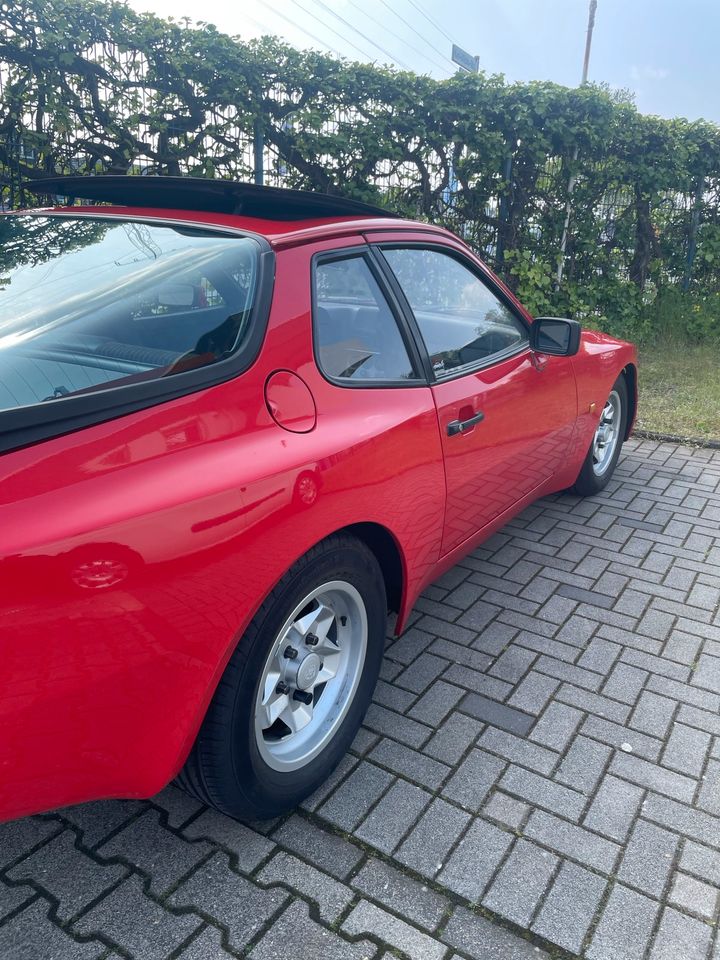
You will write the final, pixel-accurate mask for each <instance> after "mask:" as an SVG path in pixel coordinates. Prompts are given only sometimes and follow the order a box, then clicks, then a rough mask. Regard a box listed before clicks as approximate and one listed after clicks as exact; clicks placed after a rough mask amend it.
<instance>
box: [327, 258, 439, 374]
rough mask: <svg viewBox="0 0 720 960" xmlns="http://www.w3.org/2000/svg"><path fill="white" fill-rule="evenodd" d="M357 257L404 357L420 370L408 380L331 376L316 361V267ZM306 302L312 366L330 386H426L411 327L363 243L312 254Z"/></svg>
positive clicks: (423, 370)
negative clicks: (388, 317) (393, 325)
mask: <svg viewBox="0 0 720 960" xmlns="http://www.w3.org/2000/svg"><path fill="white" fill-rule="evenodd" d="M358 257H361V258H362V259H363V260H364V261H365V263H366V264H367V266H368V269H369V270H370V273H371V274H372V277H373V279H374V280H375V282H376V283H377V285H378V288H379V290H380V293H381V295H382V296H383V297H384V298H385V302H386V303H387V305H388V308H389V309H390V312H391V313H392V315H393V317H394V319H395V322H396V324H397V327H398V332H399V333H400V337H401V339H402V342H403V345H404V347H405V349H406V350H407V353H408V359H409V360H410V363H411V364H412V366H413V368H414V369H415V371H421V373H420V374H419V375H418V376H417V377H414V378H413V379H412V380H374V379H367V380H352V379H350V378H349V377H348V378H343V377H333V376H331V375H330V374H329V373H327V372H326V371H325V370H324V369H323V365H322V363H321V361H320V354H319V350H318V341H319V336H318V328H317V307H318V303H317V292H316V291H317V283H316V280H317V268H318V267H319V266H322V265H323V264H324V263H332V262H334V261H337V260H350V259H355V258H358ZM310 304H311V313H312V346H313V356H314V358H315V366H316V367H317V368H318V370H319V371H320V374H321V375H322V377H323V379H325V380H327V382H328V383H332V384H333V386H336V387H343V388H349V389H352V390H357V389H361V390H377V389H380V388H385V389H387V388H388V387H389V388H392V389H397V388H403V387H405V388H413V387H426V386H427V385H428V377H427V368H426V363H425V361H424V357H423V355H422V354H421V353H420V351H419V349H418V346H417V343H416V339H415V334H414V332H413V330H412V327H411V326H410V324H408V320H407V316H406V314H405V310H404V308H403V306H402V305H401V304H400V302H399V301H398V300H397V298H396V296H395V293H394V292H393V290H392V289H391V288H390V286H389V284H388V282H387V280H386V278H385V274H384V271H383V270H382V269H381V268H380V265H379V264H378V263H377V262H376V258H375V257H374V256H373V253H372V250H371V248H370V246H369V245H368V244H367V243H362V244H353V246H351V247H338V248H337V249H335V250H323V251H320V252H319V253H316V254H314V255H313V257H312V260H311V265H310Z"/></svg>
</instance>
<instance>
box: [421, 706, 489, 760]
mask: <svg viewBox="0 0 720 960" xmlns="http://www.w3.org/2000/svg"><path fill="white" fill-rule="evenodd" d="M483 729H484V727H483V724H482V723H480V722H479V721H478V720H475V719H474V718H473V717H467V716H465V714H464V713H451V714H450V716H449V717H448V718H447V719H446V720H445V721H444V723H443V725H442V726H441V727H440V729H439V730H438V731H437V733H435V734H433V736H432V737H431V739H430V740H429V741H428V742H427V744H426V745H425V748H424V752H425V753H427V754H429V755H430V756H431V757H435V759H436V760H443V761H445V762H446V763H453V764H454V763H457V762H458V760H460V758H461V757H462V756H463V754H464V753H465V752H466V750H467V749H468V747H469V746H470V744H471V743H474V742H475V740H477V738H478V737H479V735H480V734H481V733H482V731H483Z"/></svg>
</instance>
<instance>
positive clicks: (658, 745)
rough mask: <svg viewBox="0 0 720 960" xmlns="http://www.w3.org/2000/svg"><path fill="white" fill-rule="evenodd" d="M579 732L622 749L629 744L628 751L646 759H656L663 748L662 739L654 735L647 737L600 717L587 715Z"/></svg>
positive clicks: (644, 734)
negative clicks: (657, 738)
mask: <svg viewBox="0 0 720 960" xmlns="http://www.w3.org/2000/svg"><path fill="white" fill-rule="evenodd" d="M580 732H581V733H582V734H583V735H584V736H587V737H590V738H591V739H593V740H600V742H601V743H607V744H608V745H609V746H611V747H615V748H617V749H622V750H623V751H626V750H627V748H628V746H629V747H630V752H632V753H633V754H635V755H637V756H639V757H644V758H645V759H646V760H652V761H657V760H658V759H659V758H660V751H661V750H662V748H663V742H662V740H656V739H655V737H649V736H648V735H647V734H646V733H640V732H639V731H637V730H633V729H631V728H630V727H626V726H623V724H620V723H612V721H610V720H602V719H601V718H600V717H588V718H587V719H586V720H585V723H584V724H583V725H582V727H581V728H580Z"/></svg>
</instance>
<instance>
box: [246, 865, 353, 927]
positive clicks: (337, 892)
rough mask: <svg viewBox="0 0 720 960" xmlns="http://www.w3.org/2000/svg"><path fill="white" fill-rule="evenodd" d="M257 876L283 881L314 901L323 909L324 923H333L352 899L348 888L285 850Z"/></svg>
mask: <svg viewBox="0 0 720 960" xmlns="http://www.w3.org/2000/svg"><path fill="white" fill-rule="evenodd" d="M256 876H257V879H258V880H259V881H261V882H262V883H263V884H271V883H282V884H285V886H287V887H291V888H293V889H295V890H297V892H298V893H300V894H302V895H303V896H305V897H307V898H309V899H310V900H314V901H315V902H316V903H317V905H318V909H319V911H320V919H321V920H323V921H324V922H325V923H334V922H335V920H337V918H338V917H339V916H340V914H341V913H342V912H343V911H344V910H345V908H346V907H347V906H348V904H350V903H351V902H352V899H353V892H352V890H350V889H349V887H346V886H344V884H342V883H338V881H337V880H334V879H333V878H332V877H329V876H328V875H327V874H326V873H322V872H321V871H320V870H317V869H316V868H315V867H312V866H310V864H309V863H305V862H304V861H302V860H298V859H297V857H293V856H292V854H289V853H283V852H282V851H281V852H280V853H278V854H276V856H274V857H273V858H272V860H270V861H269V862H268V863H266V864H265V866H264V867H263V868H262V870H261V871H260V872H259V873H258V874H257V875H256Z"/></svg>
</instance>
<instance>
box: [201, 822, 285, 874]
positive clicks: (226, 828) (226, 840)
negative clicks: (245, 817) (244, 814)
mask: <svg viewBox="0 0 720 960" xmlns="http://www.w3.org/2000/svg"><path fill="white" fill-rule="evenodd" d="M184 834H185V836H186V837H187V838H188V839H189V840H210V841H213V842H214V843H219V844H220V845H221V846H223V847H225V848H227V849H228V850H229V851H230V852H231V853H232V854H234V856H235V857H236V858H237V864H238V867H239V868H240V870H243V871H245V872H246V873H249V872H250V871H251V870H254V869H255V867H257V865H258V864H259V863H260V862H261V861H262V860H264V859H265V857H267V856H269V854H270V853H271V852H272V851H273V849H274V848H275V844H274V843H273V842H272V841H271V840H268V838H267V837H263V836H262V834H259V833H256V832H255V831H254V830H251V829H250V828H249V827H246V826H245V825H244V824H242V823H238V822H237V820H233V819H231V818H230V817H226V816H224V815H223V814H222V813H218V812H217V811H216V810H206V811H205V812H204V813H203V814H202V815H201V816H199V817H198V818H197V820H194V821H193V822H192V823H191V824H190V825H189V826H187V827H185V830H184Z"/></svg>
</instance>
